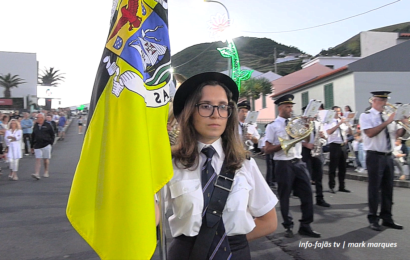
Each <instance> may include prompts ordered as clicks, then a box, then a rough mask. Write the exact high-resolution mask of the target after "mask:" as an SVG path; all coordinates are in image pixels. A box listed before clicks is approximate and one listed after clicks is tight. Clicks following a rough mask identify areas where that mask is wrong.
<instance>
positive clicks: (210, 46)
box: [173, 42, 215, 69]
mask: <svg viewBox="0 0 410 260" xmlns="http://www.w3.org/2000/svg"><path fill="white" fill-rule="evenodd" d="M214 43H215V42H213V43H211V44H210V45H209V46H208V48H206V49H205V50H203V51H202V52H201V53H199V54H198V55H196V56H195V57H193V58H192V59H190V60H189V61H187V62H184V63H182V64H180V65H178V66H175V67H173V68H174V69H176V68H179V67H181V66H184V65H185V64H187V63H189V62H191V61H193V60H195V59H196V58H197V57H198V56H199V55H201V54H202V53H204V52H206V51H207V50H209V48H211V47H212V46H213V45H214Z"/></svg>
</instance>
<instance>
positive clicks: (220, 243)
mask: <svg viewBox="0 0 410 260" xmlns="http://www.w3.org/2000/svg"><path fill="white" fill-rule="evenodd" d="M201 152H202V153H203V154H205V156H206V161H205V163H204V165H203V166H202V169H201V183H202V192H203V196H204V208H203V211H202V225H206V215H205V212H206V209H207V207H208V204H209V201H210V199H211V196H212V192H213V190H214V182H215V179H216V173H215V170H214V168H213V167H212V157H213V155H214V154H215V152H216V151H215V148H213V146H212V145H211V146H208V147H205V148H203V149H202V151H201ZM208 257H209V259H215V260H222V259H229V258H230V257H231V248H230V247H229V241H228V236H227V234H226V233H225V225H224V223H223V219H221V221H219V224H218V228H217V230H216V235H215V237H214V239H213V241H212V245H211V248H210V249H209V252H208Z"/></svg>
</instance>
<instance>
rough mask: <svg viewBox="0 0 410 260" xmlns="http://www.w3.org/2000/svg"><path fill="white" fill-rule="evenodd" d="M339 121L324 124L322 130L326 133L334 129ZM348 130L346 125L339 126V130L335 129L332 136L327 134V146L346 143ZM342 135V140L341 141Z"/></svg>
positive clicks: (334, 120)
mask: <svg viewBox="0 0 410 260" xmlns="http://www.w3.org/2000/svg"><path fill="white" fill-rule="evenodd" d="M338 123H339V121H338V120H337V119H333V121H332V123H328V124H325V125H324V126H323V128H324V130H325V131H327V130H329V129H332V128H333V127H335V126H336V125H337V124H338ZM348 130H349V127H348V126H347V125H346V124H341V125H340V126H339V129H336V130H335V131H334V132H333V133H332V134H330V135H329V134H328V135H327V136H328V137H327V142H328V143H329V144H331V143H335V144H342V143H346V142H347V131H348ZM342 135H343V139H342Z"/></svg>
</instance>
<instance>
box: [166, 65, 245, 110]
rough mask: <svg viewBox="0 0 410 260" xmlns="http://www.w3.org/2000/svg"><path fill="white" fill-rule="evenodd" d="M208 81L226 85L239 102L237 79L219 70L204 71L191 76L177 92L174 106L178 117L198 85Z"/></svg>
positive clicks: (235, 100) (234, 99) (233, 98)
mask: <svg viewBox="0 0 410 260" xmlns="http://www.w3.org/2000/svg"><path fill="white" fill-rule="evenodd" d="M207 81H217V82H219V83H222V84H223V85H225V86H226V87H227V88H228V89H229V91H231V92H232V100H233V102H235V103H237V102H238V98H239V90H238V86H237V85H236V83H235V81H233V80H232V79H231V78H230V77H229V76H227V75H225V74H223V73H219V72H204V73H201V74H197V75H195V76H192V77H190V78H189V79H187V80H186V81H185V82H184V83H182V84H181V86H179V88H178V90H177V92H176V93H175V97H174V102H173V107H174V115H175V117H178V116H179V115H180V114H181V112H182V110H183V109H184V107H185V103H186V101H188V100H189V97H190V96H192V94H194V93H195V91H196V90H197V89H198V87H199V86H200V85H201V84H202V83H204V82H207Z"/></svg>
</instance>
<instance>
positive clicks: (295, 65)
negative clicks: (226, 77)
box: [172, 22, 410, 77]
mask: <svg viewBox="0 0 410 260" xmlns="http://www.w3.org/2000/svg"><path fill="white" fill-rule="evenodd" d="M372 31H377V32H408V33H410V22H406V23H400V24H395V25H389V26H386V27H382V28H378V29H373V30H372ZM234 42H235V44H236V47H237V49H238V53H239V57H240V62H241V65H242V66H246V67H250V68H252V69H254V70H257V71H260V72H268V71H275V65H274V61H275V59H274V49H275V48H276V51H277V55H278V57H281V56H280V54H281V53H284V54H288V53H302V54H304V52H302V51H301V50H299V49H298V48H297V47H294V46H286V45H283V44H280V43H277V42H275V41H274V40H271V39H267V38H254V37H238V38H235V39H234ZM318 44H319V43H318ZM225 46H226V43H222V42H212V43H201V44H197V45H194V46H191V47H188V48H186V49H184V50H183V51H181V52H178V53H177V54H175V55H173V56H172V67H174V69H175V72H176V73H180V74H182V75H184V76H186V77H190V76H192V75H195V74H197V73H200V72H204V71H224V70H227V62H228V59H226V58H223V57H222V56H221V55H220V54H219V51H218V50H217V49H216V48H220V47H225ZM337 55H340V56H348V55H353V56H356V57H360V56H361V55H360V36H359V34H357V35H355V36H353V37H352V38H350V39H348V40H347V41H345V42H343V43H341V44H339V45H337V46H335V47H333V48H329V49H328V50H322V51H321V52H320V53H319V54H318V55H317V56H337ZM301 65H302V58H301V59H298V60H293V61H289V62H283V63H279V64H277V68H278V74H280V75H282V76H284V75H287V74H289V73H292V72H294V71H297V70H299V69H301Z"/></svg>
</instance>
